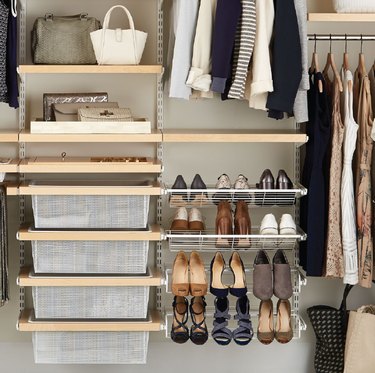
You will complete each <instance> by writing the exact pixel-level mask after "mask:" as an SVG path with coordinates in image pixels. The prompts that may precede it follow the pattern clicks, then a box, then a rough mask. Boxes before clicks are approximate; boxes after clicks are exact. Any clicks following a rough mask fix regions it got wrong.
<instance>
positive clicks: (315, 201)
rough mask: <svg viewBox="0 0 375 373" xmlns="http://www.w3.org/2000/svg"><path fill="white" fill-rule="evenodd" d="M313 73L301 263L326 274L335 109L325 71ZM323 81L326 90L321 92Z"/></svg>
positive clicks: (309, 272) (312, 271)
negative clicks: (329, 166)
mask: <svg viewBox="0 0 375 373" xmlns="http://www.w3.org/2000/svg"><path fill="white" fill-rule="evenodd" d="M312 75H313V77H314V79H312V76H311V75H310V90H309V91H308V108H309V123H308V124H307V131H306V132H307V135H308V137H309V141H308V143H307V144H306V158H305V163H304V167H303V173H302V184H303V185H304V186H306V187H307V189H308V194H307V196H305V197H303V198H302V199H301V219H300V223H301V228H302V229H303V230H304V231H305V232H306V233H307V241H306V242H301V244H300V263H301V265H302V267H303V268H304V270H305V271H306V274H307V275H308V276H322V273H323V264H324V257H325V239H326V227H327V216H328V190H327V185H328V180H327V177H328V172H327V165H328V163H327V154H328V149H329V144H330V137H331V111H330V110H329V106H330V105H329V101H328V96H327V92H326V87H325V82H324V78H323V75H322V74H321V73H315V74H312ZM319 81H321V82H322V84H323V92H322V93H320V92H319V88H318V87H319Z"/></svg>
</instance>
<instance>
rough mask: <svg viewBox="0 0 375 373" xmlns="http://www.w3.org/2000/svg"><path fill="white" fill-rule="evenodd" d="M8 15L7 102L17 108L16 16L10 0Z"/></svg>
mask: <svg viewBox="0 0 375 373" xmlns="http://www.w3.org/2000/svg"><path fill="white" fill-rule="evenodd" d="M7 5H8V7H9V9H10V11H9V17H8V32H7V49H6V50H7V57H6V72H7V78H6V82H7V89H8V103H9V106H10V107H12V108H15V109H17V108H18V106H19V105H18V96H19V93H18V75H17V16H14V15H13V13H12V10H11V6H12V1H11V0H8V4H7Z"/></svg>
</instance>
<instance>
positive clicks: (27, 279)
mask: <svg viewBox="0 0 375 373" xmlns="http://www.w3.org/2000/svg"><path fill="white" fill-rule="evenodd" d="M19 8H20V9H19V10H20V12H19V13H20V63H21V64H20V67H19V72H20V78H21V84H20V113H19V131H17V132H15V131H2V132H1V133H0V139H1V142H4V143H16V144H18V147H19V159H17V160H12V162H11V163H9V164H2V165H0V172H5V173H7V174H14V175H15V180H14V181H9V182H6V185H7V194H8V196H19V201H20V204H19V206H20V223H21V227H20V229H19V231H18V234H17V237H18V239H19V242H20V266H21V269H20V274H19V277H18V284H19V285H20V308H21V313H20V317H19V321H18V325H17V327H18V330H20V331H24V332H32V333H33V344H34V357H35V361H36V362H37V363H125V364H126V363H129V364H130V363H131V364H134V363H145V362H146V357H147V349H148V336H149V332H157V331H160V330H165V332H166V335H167V336H168V337H169V334H170V328H171V322H172V318H173V317H172V311H171V304H172V295H171V286H170V285H171V276H170V274H171V261H170V260H169V259H168V257H169V258H170V257H171V256H172V255H173V252H175V251H178V250H180V249H183V250H187V247H188V248H189V250H193V249H195V250H198V251H201V252H209V253H211V254H210V257H212V256H213V253H214V252H215V251H216V248H215V242H216V238H217V236H215V235H213V234H207V235H204V236H197V235H188V234H186V235H184V234H182V235H171V234H170V232H168V231H163V229H162V228H161V227H160V224H161V217H162V210H161V209H162V200H163V198H168V195H169V196H170V195H171V194H172V193H173V190H172V189H171V188H170V187H168V186H163V184H162V183H161V181H162V180H161V172H162V161H163V159H162V158H163V149H162V144H163V143H168V142H181V143H187V142H217V143H224V142H232V143H235V142H238V143H240V142H241V143H255V142H261V143H272V142H280V143H286V144H288V143H289V144H294V146H295V175H294V176H295V180H298V179H299V174H300V168H299V167H300V166H299V157H300V150H299V146H300V145H301V144H304V143H306V142H307V140H308V139H307V136H306V134H304V133H301V132H300V131H299V127H298V125H297V128H296V130H294V131H275V132H274V133H271V132H264V133H263V132H262V131H261V130H258V131H229V130H228V131H220V130H218V131H215V130H207V131H197V132H194V131H189V130H186V131H178V130H176V131H174V130H169V131H163V87H162V82H161V78H162V73H163V68H162V63H163V12H162V0H157V15H156V17H157V31H156V32H157V63H158V65H148V66H145V65H140V66H60V65H59V66H53V65H48V66H45V65H25V62H26V58H25V53H26V48H27V46H26V37H25V35H26V16H27V9H26V0H21V2H20V7H19ZM90 73H91V74H156V76H157V92H156V96H157V101H156V102H157V107H156V119H157V120H156V125H155V129H154V130H153V132H152V133H151V134H142V135H139V134H138V135H137V134H124V135H118V134H116V135H111V134H105V135H94V134H93V135H79V134H48V135H47V134H43V135H42V134H33V133H30V131H29V129H28V127H29V125H28V123H26V77H27V75H29V74H47V75H46V76H44V77H43V76H41V79H46V78H47V77H48V74H69V75H67V76H68V77H69V76H74V75H72V74H90ZM84 142H86V143H100V142H101V143H155V153H156V155H157V157H156V159H154V160H152V161H151V163H147V164H138V165H137V164H136V165H134V164H128V163H121V162H120V163H92V162H90V161H89V159H87V158H86V159H84V158H83V159H78V160H77V159H74V160H71V161H70V160H69V158H65V159H64V160H62V159H56V158H50V157H47V158H43V159H40V158H39V157H36V158H35V157H34V158H27V151H26V150H27V149H26V145H27V144H28V143H73V144H74V143H77V144H78V143H84ZM36 173H38V174H43V175H45V177H46V178H47V176H48V174H51V175H52V174H53V175H55V174H59V173H61V174H63V173H64V174H69V173H71V174H78V173H87V174H101V173H103V174H104V173H118V174H125V173H132V174H144V173H147V174H149V173H153V174H155V180H154V181H153V182H152V183H151V184H149V185H143V186H141V187H137V188H134V187H132V186H119V185H113V188H111V187H109V186H108V185H105V186H103V185H99V184H98V185H97V186H95V185H94V186H90V188H87V187H85V186H82V185H71V186H68V185H66V184H65V185H64V184H61V185H54V186H51V185H49V186H48V188H46V186H45V185H32V184H31V183H29V182H28V181H27V178H29V177H30V178H32V175H33V174H36ZM29 174H30V175H29ZM26 176H27V178H26ZM47 189H48V190H47ZM185 192H186V194H189V192H190V191H189V190H186V191H185ZM194 192H195V193H197V192H198V191H197V190H194ZM202 192H204V193H208V196H212V195H214V194H215V192H217V190H215V189H214V188H212V187H209V189H207V190H204V191H202ZM234 192H235V191H234V190H229V191H228V193H229V195H232V197H231V196H229V197H228V198H229V199H230V201H231V202H232V200H233V193H234ZM243 192H244V193H245V192H246V193H248V194H250V195H256V194H255V193H258V195H259V193H262V194H263V196H262V200H263V205H267V201H268V202H270V201H271V200H272V203H274V198H275V196H274V194H273V193H272V192H271V194H268V193H270V191H267V190H265V191H263V190H259V189H255V188H254V189H250V190H246V191H243ZM306 193H307V191H306V189H305V188H304V187H302V186H301V185H299V184H298V183H297V182H296V184H295V186H294V189H293V190H288V191H287V194H285V196H283V198H286V199H285V200H284V202H285V201H287V203H288V205H289V206H283V207H282V208H283V209H284V208H285V209H291V210H293V212H294V215H295V218H296V221H297V222H298V207H299V203H298V197H300V196H302V195H304V194H306ZM103 195H105V196H108V197H109V198H113V197H114V198H116V197H119V196H124V198H133V197H137V196H142V195H143V196H146V198H148V196H158V201H157V216H156V222H157V223H158V224H157V225H152V226H151V228H150V229H149V230H144V231H132V230H115V231H113V230H112V231H111V230H108V229H107V230H94V229H93V230H73V229H66V230H60V231H59V230H56V229H54V230H48V229H43V230H38V229H33V227H32V226H31V225H27V224H26V222H25V212H26V211H25V209H26V198H29V197H28V196H32V197H33V198H34V200H37V199H38V198H39V197H42V198H47V201H49V202H50V203H53V202H54V201H55V200H56V201H57V200H58V199H59V197H61V196H66V197H68V198H71V197H72V198H73V199H74V197H75V196H88V198H90V197H95V196H103ZM163 195H167V196H164V197H163ZM209 201H210V200H209ZM249 202H250V204H251V203H252V202H251V201H249ZM214 206H215V205H214V204H213V203H210V202H209V203H208V204H207V205H206V206H205V207H214ZM251 206H252V207H254V208H261V207H262V206H259V204H253V205H251ZM172 207H175V206H172ZM233 238H236V237H235V236H234V237H233ZM249 238H250V240H251V241H252V242H254V244H253V245H252V247H251V248H247V249H245V248H244V249H243V250H244V251H246V252H247V253H249V255H250V254H251V253H253V254H255V253H256V251H257V250H258V249H259V248H265V249H267V250H276V249H277V248H279V247H281V248H283V249H284V250H286V251H287V252H288V253H289V257H290V258H292V260H293V262H292V263H293V264H294V269H293V273H294V291H293V300H292V315H293V320H292V321H293V330H294V336H295V337H296V338H298V337H300V333H301V330H304V329H305V327H306V326H305V323H304V321H303V320H302V318H301V317H300V315H299V292H300V289H301V285H303V284H305V278H304V277H303V275H302V274H301V273H300V271H299V269H298V241H299V240H301V239H305V238H306V236H305V235H304V234H303V232H301V231H299V233H298V235H296V236H293V237H281V236H272V237H270V236H267V237H262V236H259V235H257V236H253V235H250V236H249ZM29 241H31V242H32V244H33V245H35V247H38V246H39V247H43V245H45V248H46V249H47V250H51V252H52V251H53V249H54V245H59V246H60V247H62V248H66V250H67V251H68V250H69V249H70V248H71V247H74V246H76V247H77V246H78V247H81V246H82V247H83V248H84V250H85V249H87V250H89V249H91V248H90V245H93V246H94V248H95V246H97V243H98V242H99V243H100V244H103V245H107V244H111V243H119V244H120V246H121V244H124V246H123V250H124V255H127V256H129V255H128V254H129V252H131V251H132V250H133V253H134V250H135V251H136V254H137V258H139V252H143V253H144V259H143V263H142V264H143V265H146V264H147V257H148V256H147V248H148V243H149V242H150V241H151V242H156V250H155V251H156V253H155V257H156V267H157V268H150V269H148V272H147V275H138V276H135V275H134V274H132V275H125V274H124V273H122V274H117V275H114V274H113V273H107V274H100V275H92V274H90V275H87V274H86V275H85V274H83V273H81V274H74V275H71V274H62V273H61V274H53V275H52V274H36V273H34V270H33V269H32V268H31V267H27V266H26V264H25V250H26V249H25V243H27V242H29ZM162 241H166V243H162ZM137 244H139V246H135V247H133V246H132V245H137ZM27 245H28V244H27ZM145 247H146V249H145ZM168 248H169V250H168ZM142 250H143V251H142ZM224 250H229V249H224ZM169 251H171V252H172V254H171V253H169ZM126 253H127V254H126ZM62 263H64V262H62ZM35 264H36V263H34V265H35ZM130 264H131V267H132V268H134V267H135V263H132V262H130ZM141 267H142V265H141ZM62 272H63V271H62ZM109 272H110V271H109ZM140 272H142V270H141V269H140ZM247 273H248V274H249V275H250V271H247ZM248 277H249V279H248V282H249V284H251V276H248ZM25 287H32V290H33V293H34V294H33V295H34V307H36V306H38V308H39V309H38V314H40V315H41V316H40V317H37V316H36V312H35V311H34V310H31V309H26V308H25ZM150 287H156V288H157V290H156V307H154V308H156V310H149V311H148V298H149V288H150ZM164 287H165V290H163V288H164ZM251 289H252V286H249V291H250V292H251ZM73 294H79V296H78V298H77V299H76V300H75V301H73V302H72V295H73ZM90 294H91V295H93V294H94V296H93V298H100V299H102V298H101V297H100V296H101V295H105V296H112V297H115V298H116V297H117V299H127V302H125V303H123V304H121V307H120V309H119V307H117V309H116V308H114V307H111V312H114V313H115V312H120V313H121V312H122V314H120V315H118V314H113V315H112V314H104V317H105V318H106V319H103V313H102V314H100V315H99V316H95V315H93V314H91V313H90V312H91V311H92V310H95V311H98V312H99V313H100V307H98V305H96V306H95V305H94V306H93V307H91V308H90V310H88V309H85V307H80V304H79V302H80V301H82V296H86V297H87V299H89V297H90ZM52 300H53V302H52ZM77 300H78V302H77ZM39 301H40V303H39ZM52 303H53V304H52ZM56 304H60V306H61V307H60V308H59V307H56ZM150 308H152V307H150ZM75 311H76V313H75ZM86 311H87V312H86ZM88 311H90V312H88ZM55 312H57V313H58V312H62V313H63V312H66V313H65V314H64V316H63V317H60V318H59V317H58V316H56V315H55V314H54V313H55ZM124 313H125V314H126V316H125V317H124ZM72 315H73V316H72ZM207 316H208V318H209V317H210V316H212V314H211V315H210V310H207ZM256 316H257V311H256V310H255V306H254V302H253V303H252V317H253V323H254V330H256V324H257V320H256ZM108 317H111V318H110V319H107V318H108ZM207 325H208V326H210V325H212V323H210V321H209V320H207ZM72 345H75V346H77V348H76V349H74V350H72V348H71V346H72ZM250 346H251V345H250ZM83 351H84V353H83Z"/></svg>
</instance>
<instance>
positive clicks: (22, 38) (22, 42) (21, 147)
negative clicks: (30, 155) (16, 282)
mask: <svg viewBox="0 0 375 373" xmlns="http://www.w3.org/2000/svg"><path fill="white" fill-rule="evenodd" d="M18 14H19V15H20V22H19V24H20V27H19V63H20V64H24V63H25V62H26V0H21V2H20V5H19V11H18ZM19 96H20V97H19V101H20V104H19V105H20V106H19V119H18V128H19V130H20V131H21V130H23V129H24V128H25V123H26V75H25V74H22V76H21V82H20V92H19ZM18 155H19V159H24V158H25V156H26V148H25V143H19V144H18ZM19 178H20V181H23V180H24V179H25V176H24V174H20V175H19ZM25 208H26V206H25V197H24V196H19V216H20V225H23V224H24V223H25ZM19 253H20V254H19V255H20V267H23V266H24V264H25V243H24V241H19ZM19 297H20V300H19V301H20V311H22V310H23V309H24V308H25V288H24V287H20V293H19Z"/></svg>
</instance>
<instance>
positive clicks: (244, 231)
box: [234, 218, 251, 247]
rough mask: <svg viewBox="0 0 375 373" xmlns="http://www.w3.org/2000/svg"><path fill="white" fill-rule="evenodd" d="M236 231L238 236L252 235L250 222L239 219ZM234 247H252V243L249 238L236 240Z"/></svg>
mask: <svg viewBox="0 0 375 373" xmlns="http://www.w3.org/2000/svg"><path fill="white" fill-rule="evenodd" d="M234 231H235V232H236V235H240V236H248V235H250V234H251V233H250V231H249V225H248V220H247V219H246V218H240V219H237V220H236V227H235V229H234ZM234 245H235V246H236V247H250V246H251V242H250V239H249V238H248V237H245V238H236V239H235V242H234Z"/></svg>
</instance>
